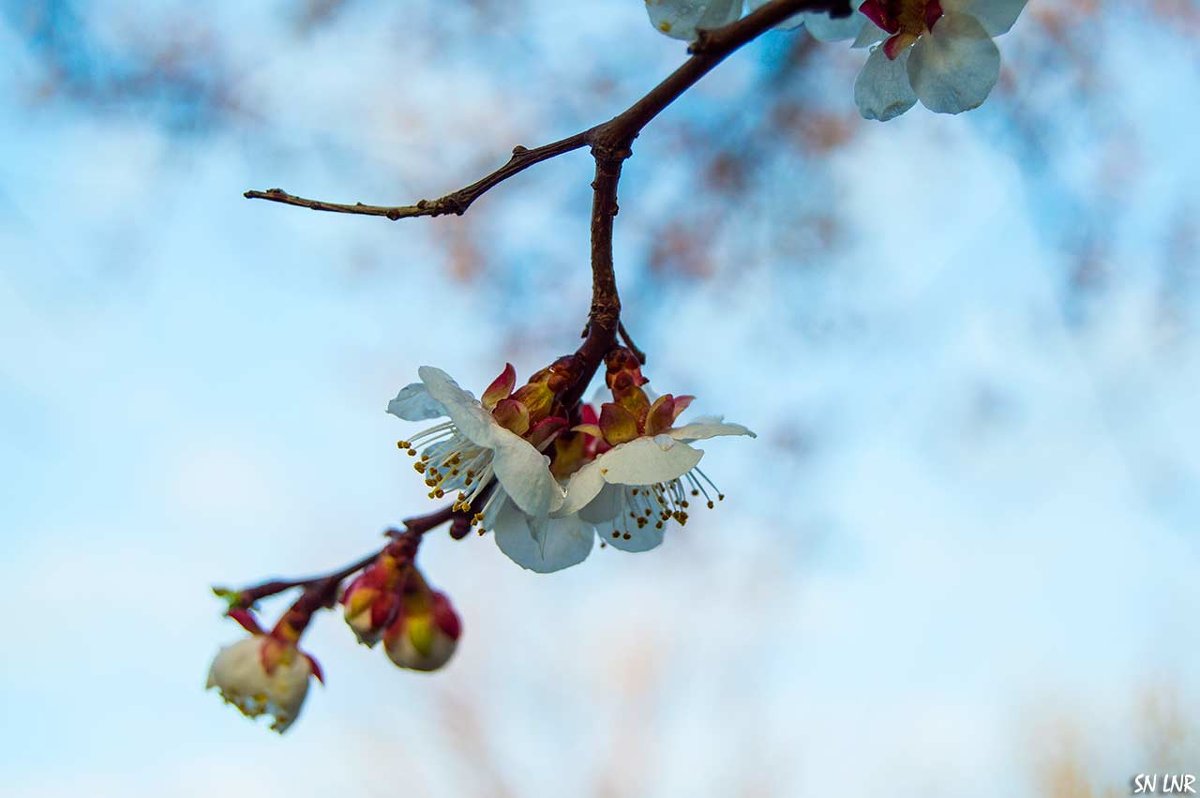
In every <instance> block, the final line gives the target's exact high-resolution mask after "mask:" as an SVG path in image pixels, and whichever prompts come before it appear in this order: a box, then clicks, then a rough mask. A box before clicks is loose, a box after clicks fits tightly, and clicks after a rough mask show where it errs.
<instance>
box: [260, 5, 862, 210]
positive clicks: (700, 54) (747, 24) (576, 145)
mask: <svg viewBox="0 0 1200 798" xmlns="http://www.w3.org/2000/svg"><path fill="white" fill-rule="evenodd" d="M801 11H829V12H832V13H836V14H839V15H841V16H845V15H846V14H849V13H850V4H849V3H848V2H847V0H774V2H771V3H768V4H766V5H764V6H761V7H760V8H758V9H757V10H755V11H754V12H752V13H750V14H748V15H746V16H745V17H743V18H742V19H740V20H738V21H736V22H733V23H731V24H729V25H726V26H725V27H722V28H715V29H713V30H707V31H701V32H700V38H699V39H698V40H697V41H696V42H694V43H693V44H692V46H691V47H690V48H689V53H691V56H690V57H689V58H688V60H687V61H685V62H684V63H683V65H682V66H680V67H679V68H678V69H677V70H675V72H673V73H671V75H670V76H669V77H668V78H667V79H666V80H664V81H663V82H662V83H660V84H658V86H656V87H654V89H653V90H651V91H650V93H649V94H647V95H646V96H644V97H642V98H641V99H640V100H638V101H637V102H636V103H634V104H633V105H631V106H630V107H629V108H628V109H627V110H625V111H624V112H622V113H620V114H618V115H617V116H615V117H613V118H612V119H610V120H609V121H608V122H605V123H604V124H602V125H597V126H596V127H593V128H589V129H588V130H584V131H581V132H579V133H576V134H575V135H573V136H568V137H567V138H565V139H561V140H559V141H555V142H551V143H550V144H545V145H542V146H541V147H535V148H533V149H526V148H525V147H515V148H514V149H513V153H512V157H511V158H510V159H509V161H508V163H506V164H504V166H502V167H500V168H499V169H497V170H496V171H494V172H492V173H491V174H489V175H486V176H485V177H483V178H481V179H480V180H477V181H476V182H474V183H472V184H471V185H469V186H466V187H464V188H460V189H459V190H457V191H453V192H451V193H449V194H447V195H446V196H444V197H441V198H439V199H435V200H421V201H419V202H417V203H416V204H415V205H366V204H363V203H361V202H356V203H340V202H325V201H324V200H316V199H306V198H304V197H298V196H296V195H294V194H289V193H288V192H286V191H284V190H283V189H280V188H272V189H267V190H266V191H247V192H245V194H243V196H244V197H246V198H247V199H262V200H268V201H270V202H279V203H282V204H284V205H294V206H296V207H300V208H308V209H309V210H314V211H328V212H331V213H349V214H354V215H358V216H381V217H384V218H387V219H391V220H393V221H394V220H397V219H409V218H413V217H416V216H445V215H447V214H454V215H457V216H461V215H462V214H463V213H465V212H466V210H467V208H469V207H470V206H471V204H472V203H473V202H475V200H477V199H479V198H480V197H481V196H483V195H484V194H485V193H487V192H488V191H489V190H490V189H492V188H494V187H495V186H497V185H499V184H500V183H503V182H504V181H505V180H507V179H508V178H510V177H512V176H513V175H517V174H520V173H521V172H523V171H525V170H526V169H528V168H529V167H531V166H533V165H534V164H537V163H541V162H542V161H546V160H549V159H551V158H555V157H557V156H559V155H563V154H565V153H568V152H572V151H574V150H577V149H580V148H582V147H585V146H587V145H591V146H592V147H593V150H594V148H595V147H597V146H600V147H601V148H603V149H605V150H609V151H614V152H616V151H625V155H624V156H623V157H628V150H629V146H630V144H632V142H633V140H634V139H635V138H637V135H638V133H640V132H641V130H642V128H644V127H645V126H646V125H647V124H649V123H650V121H651V120H652V119H654V117H656V116H658V115H659V113H661V112H662V110H663V109H664V108H666V107H667V106H668V105H670V104H671V103H673V102H675V100H677V99H678V98H679V96H680V95H682V94H683V93H684V92H685V91H687V90H688V89H689V88H691V87H692V86H693V85H695V83H696V82H697V81H699V80H700V78H702V77H704V76H705V75H706V74H708V73H709V72H710V71H711V70H712V69H713V67H715V66H716V65H717V64H719V63H721V62H722V61H724V60H725V58H726V57H728V56H729V54H730V53H732V52H734V51H735V50H737V49H738V48H740V47H742V46H743V45H745V44H747V43H749V42H751V41H753V40H754V39H756V38H758V37H759V36H761V35H762V34H763V33H765V32H766V31H768V30H770V29H771V28H773V27H775V26H776V25H778V24H779V23H780V22H783V21H784V20H786V19H788V18H789V17H791V16H792V15H794V14H796V13H799V12H801Z"/></svg>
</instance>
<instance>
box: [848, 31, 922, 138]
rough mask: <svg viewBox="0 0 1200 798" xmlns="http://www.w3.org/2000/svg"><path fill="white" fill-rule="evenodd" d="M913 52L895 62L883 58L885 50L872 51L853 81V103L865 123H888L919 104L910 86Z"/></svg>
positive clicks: (905, 54) (902, 54) (878, 48)
mask: <svg viewBox="0 0 1200 798" xmlns="http://www.w3.org/2000/svg"><path fill="white" fill-rule="evenodd" d="M921 38H922V39H924V38H925V37H921ZM910 50H911V48H909V49H907V50H905V51H904V52H903V53H901V54H900V57H899V58H897V59H896V60H895V61H893V60H891V59H889V58H888V57H887V56H886V55H885V54H884V52H883V48H882V47H876V48H875V49H874V50H872V51H871V54H870V55H869V56H868V57H867V63H866V64H864V65H863V68H862V71H861V72H859V73H858V79H857V80H855V81H854V102H855V104H856V105H857V106H858V111H859V113H861V114H862V115H863V118H864V119H878V120H879V121H880V122H886V121H888V120H889V119H894V118H896V117H897V116H900V114H902V113H904V112H905V111H907V110H908V109H909V108H912V107H913V104H914V103H916V101H917V95H916V93H915V92H914V91H913V90H912V86H910V85H909V82H908V58H909V51H910Z"/></svg>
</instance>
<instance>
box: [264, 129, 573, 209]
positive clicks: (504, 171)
mask: <svg viewBox="0 0 1200 798" xmlns="http://www.w3.org/2000/svg"><path fill="white" fill-rule="evenodd" d="M590 134H591V131H590V130H585V131H583V132H582V133H576V134H575V135H574V136H568V137H567V138H565V139H562V140H560V141H555V142H552V143H550V144H545V145H543V146H541V147H535V148H533V149H532V150H530V149H526V148H525V147H520V146H517V147H514V148H513V152H512V157H511V158H509V160H508V163H506V164H504V166H501V167H500V168H499V169H497V170H496V171H494V172H492V173H491V174H490V175H487V176H485V177H483V178H481V179H479V180H477V181H475V182H474V183H472V184H471V185H469V186H466V187H465V188H460V189H459V190H458V191H453V192H451V193H449V194H447V195H446V196H444V197H441V198H439V199H435V200H421V201H419V202H418V203H417V204H416V205H394V206H389V205H364V204H363V203H361V202H356V203H354V204H353V205H349V204H344V203H340V202H325V201H324V200H314V199H305V198H304V197H297V196H295V195H294V194H289V193H287V192H286V191H284V190H283V189H280V188H269V189H267V190H266V191H247V192H246V193H245V194H243V195H242V196H244V197H245V198H246V199H265V200H270V201H271V202H281V203H283V204H284V205H295V206H296V207H299V208H308V209H309V210H313V211H329V212H331V213H352V214H356V215H358V216H384V217H387V218H388V219H391V220H393V221H395V220H396V219H410V218H412V217H414V216H445V215H447V214H454V215H455V216H462V215H463V214H464V213H465V212H466V210H467V208H469V207H471V203H473V202H474V201H475V200H477V199H479V198H480V197H481V196H483V195H484V194H485V193H487V191H488V190H489V189H491V188H493V187H494V186H497V185H499V184H500V183H503V182H504V181H505V180H507V179H509V178H510V177H512V176H513V175H515V174H519V173H521V172H524V171H525V170H526V169H528V168H529V167H531V166H533V165H534V164H536V163H541V162H542V161H546V160H549V159H550V158H554V157H557V156H559V155H563V154H564V153H568V152H571V151H572V150H577V149H579V148H580V147H583V146H585V145H587V143H588V137H589V135H590Z"/></svg>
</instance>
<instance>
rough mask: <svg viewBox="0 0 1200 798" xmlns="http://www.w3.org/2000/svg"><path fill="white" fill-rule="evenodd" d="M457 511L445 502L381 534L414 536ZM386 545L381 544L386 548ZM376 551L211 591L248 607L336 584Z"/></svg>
mask: <svg viewBox="0 0 1200 798" xmlns="http://www.w3.org/2000/svg"><path fill="white" fill-rule="evenodd" d="M459 515H460V513H456V512H455V511H454V508H453V505H448V506H446V507H443V508H442V509H440V510H435V511H434V512H432V513H427V514H425V515H418V516H414V517H412V518H406V519H405V520H404V531H400V530H394V529H390V530H388V531H387V532H386V533H385V534H387V536H388V537H390V538H392V540H393V541H394V540H397V539H399V538H401V537H404V536H408V537H409V538H412V539H417V538H420V536H421V535H424V534H425V533H426V532H429V531H430V530H432V529H436V528H437V527H439V526H441V525H442V524H444V523H446V522H448V521H454V520H455V519H456V518H457V517H458V516H459ZM390 545H392V542H390V541H389V543H388V544H387V546H390ZM387 546H384V547H383V548H387ZM380 551H382V549H380V550H377V551H374V552H372V553H371V554H368V555H367V556H365V557H363V558H361V559H359V560H356V561H355V562H353V563H351V564H349V565H347V566H345V567H344V568H340V569H338V570H336V571H333V572H331V573H328V574H321V575H319V576H308V577H303V578H300V579H273V580H271V581H270V582H262V583H260V584H257V585H254V586H252V587H248V588H245V589H243V590H237V591H233V590H229V589H227V588H222V587H215V588H213V592H214V593H216V594H217V595H218V596H222V597H225V598H228V599H229V601H230V608H231V609H236V608H239V607H242V608H245V607H250V606H252V605H253V604H255V603H256V602H258V601H259V600H261V599H264V598H268V597H269V596H274V595H276V594H277V593H282V592H284V591H285V590H291V589H292V588H295V587H302V588H305V589H306V590H307V589H309V588H313V587H316V586H327V585H328V584H329V583H331V582H332V583H333V584H334V585H335V586H336V585H338V584H340V583H341V582H342V580H344V579H346V578H347V577H349V576H351V575H353V574H355V573H357V572H358V571H361V570H362V569H363V568H366V567H367V566H368V565H370V564H371V563H373V562H374V561H375V559H376V558H377V557H379V553H380Z"/></svg>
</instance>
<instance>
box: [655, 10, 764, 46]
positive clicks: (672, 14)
mask: <svg viewBox="0 0 1200 798" xmlns="http://www.w3.org/2000/svg"><path fill="white" fill-rule="evenodd" d="M646 13H647V14H649V15H650V24H652V25H654V27H655V28H656V29H657V30H658V31H659V32H660V33H665V34H666V35H667V36H670V37H671V38H672V39H681V40H683V41H689V42H690V41H692V40H693V39H695V38H696V31H697V30H698V29H700V28H719V27H721V26H722V25H728V24H729V23H730V22H733V21H734V20H736V19H737V18H738V17H740V16H741V15H742V0H646Z"/></svg>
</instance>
